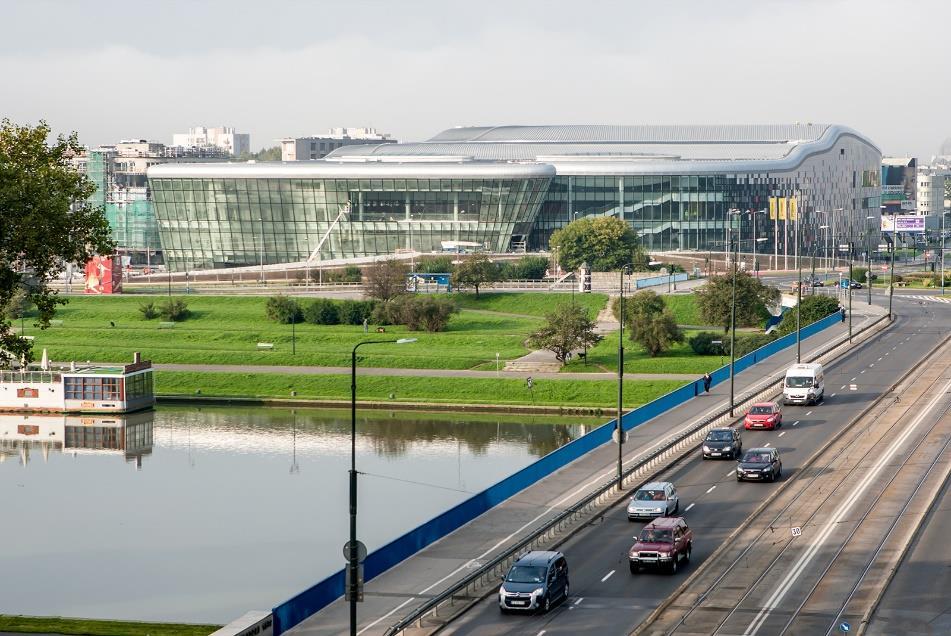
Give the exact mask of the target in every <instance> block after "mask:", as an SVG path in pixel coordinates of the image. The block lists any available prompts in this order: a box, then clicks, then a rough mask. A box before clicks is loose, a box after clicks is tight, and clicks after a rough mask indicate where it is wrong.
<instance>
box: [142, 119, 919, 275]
mask: <svg viewBox="0 0 951 636" xmlns="http://www.w3.org/2000/svg"><path fill="white" fill-rule="evenodd" d="M360 141H363V142H364V144H365V145H361V146H354V145H349V146H345V147H341V148H337V149H336V150H335V151H334V152H333V153H332V154H330V155H329V156H328V157H326V158H325V159H318V160H316V161H293V162H292V161H288V162H283V163H278V162H263V163H255V164H247V163H220V164H206V165H198V164H192V165H162V166H153V167H152V168H150V169H149V186H150V188H152V190H153V191H154V196H155V206H156V214H157V216H158V221H159V231H160V233H161V236H162V244H163V246H164V247H165V250H166V251H165V256H166V259H167V262H168V264H169V267H170V268H171V269H172V270H174V271H182V270H185V269H190V270H193V269H218V268H227V267H242V266H257V265H258V264H259V263H262V262H263V263H264V264H277V263H294V262H296V263H301V262H312V261H315V260H319V259H341V258H342V259H346V258H355V257H367V256H376V255H385V254H392V253H394V252H396V251H397V250H406V249H408V250H413V251H418V252H433V251H441V250H442V249H444V246H445V245H446V244H450V243H452V244H456V245H458V244H460V243H465V244H474V245H478V246H482V248H483V249H485V250H487V251H490V252H522V251H525V250H532V251H534V250H546V249H548V248H549V239H550V237H551V234H552V233H553V232H555V231H557V230H558V229H560V228H562V227H565V226H566V225H568V224H569V223H571V222H572V221H573V220H575V219H580V218H585V217H605V216H613V217H615V218H617V219H620V220H622V221H623V222H624V223H626V224H628V225H629V226H630V227H631V229H632V230H634V231H636V232H638V233H639V235H640V237H641V239H640V240H641V241H642V242H643V244H644V246H645V247H646V248H647V249H648V250H649V251H651V252H684V253H692V254H695V255H700V256H703V255H707V254H709V253H710V252H711V251H726V241H727V238H728V237H730V238H737V239H745V243H744V244H743V245H742V246H741V247H739V248H738V249H741V250H742V251H744V252H745V251H747V250H749V249H751V248H752V246H753V245H754V243H753V242H752V241H753V239H754V238H755V239H756V240H757V242H759V243H761V244H760V245H759V247H758V253H759V255H760V261H759V262H761V263H764V264H765V262H766V259H767V258H768V259H769V260H771V261H772V262H773V264H774V265H776V266H779V267H789V266H790V265H791V266H793V267H795V257H796V255H797V254H798V253H799V252H800V248H799V247H798V245H803V246H807V245H812V244H813V243H814V242H815V241H818V240H819V239H820V238H821V237H823V236H826V234H825V233H824V232H823V231H822V230H823V229H824V228H823V226H826V227H829V228H830V230H831V231H830V232H829V234H828V236H829V238H830V239H831V243H832V244H833V245H838V244H839V241H838V239H839V238H840V237H847V236H854V235H859V234H860V232H859V231H858V230H857V229H856V228H865V227H866V225H867V224H868V222H867V218H868V217H869V216H873V215H877V214H878V212H879V206H880V200H881V195H882V188H881V176H882V172H883V167H882V155H881V151H880V150H879V149H878V148H877V147H876V146H875V144H874V143H872V142H871V141H870V140H869V139H867V138H866V137H864V136H863V135H861V134H860V133H858V132H856V131H854V130H852V129H850V128H846V127H844V126H837V125H828V124H789V125H754V124H749V125H713V126H691V125H683V126H681V125H677V126H669V125H667V126H651V125H632V126H611V125H580V126H487V127H476V128H469V127H467V128H451V129H449V130H445V131H443V132H441V133H439V134H438V135H436V136H435V137H433V138H432V139H430V140H429V141H425V142H419V143H379V141H380V140H374V141H376V142H377V143H372V144H370V145H366V142H367V140H360ZM318 148H319V147H318ZM295 150H296V148H295ZM308 152H309V150H308ZM308 157H309V155H308ZM910 187H911V190H912V197H913V196H914V187H915V181H914V179H912V181H911V185H910ZM737 210H739V211H742V213H741V214H738V215H737V214H736V213H735V211H737ZM731 229H733V230H736V233H735V234H732V233H731V232H730V230H731ZM761 239H763V240H761Z"/></svg>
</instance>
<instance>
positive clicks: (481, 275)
mask: <svg viewBox="0 0 951 636" xmlns="http://www.w3.org/2000/svg"><path fill="white" fill-rule="evenodd" d="M452 280H453V281H454V282H455V283H456V285H457V286H459V287H463V288H464V287H474V288H475V293H476V298H478V297H479V286H480V285H485V284H486V283H494V282H495V281H497V280H499V268H498V266H496V264H495V263H493V262H492V261H490V260H489V257H488V256H486V255H485V254H474V255H473V256H470V257H469V258H467V259H465V260H464V261H462V262H461V263H459V264H458V265H456V271H455V273H453V275H452Z"/></svg>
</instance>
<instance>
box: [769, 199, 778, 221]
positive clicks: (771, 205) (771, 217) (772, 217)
mask: <svg viewBox="0 0 951 636" xmlns="http://www.w3.org/2000/svg"><path fill="white" fill-rule="evenodd" d="M769 220H770V221H775V220H776V197H770V198H769Z"/></svg>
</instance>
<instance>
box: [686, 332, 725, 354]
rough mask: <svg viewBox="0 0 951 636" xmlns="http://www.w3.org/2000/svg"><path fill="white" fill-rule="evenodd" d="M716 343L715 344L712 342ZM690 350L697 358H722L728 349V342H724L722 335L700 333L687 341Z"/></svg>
mask: <svg viewBox="0 0 951 636" xmlns="http://www.w3.org/2000/svg"><path fill="white" fill-rule="evenodd" d="M714 341H717V342H714ZM687 342H688V343H689V344H690V348H691V349H693V352H694V353H696V354H697V355H698V356H722V355H726V353H727V351H728V349H729V346H730V345H729V340H724V337H723V334H722V333H714V332H712V331H701V332H700V333H698V334H697V335H695V336H693V337H692V338H690V339H689V340H688V341H687Z"/></svg>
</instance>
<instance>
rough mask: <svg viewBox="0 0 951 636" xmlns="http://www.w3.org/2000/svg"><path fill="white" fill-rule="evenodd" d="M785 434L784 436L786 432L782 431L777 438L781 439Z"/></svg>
mask: <svg viewBox="0 0 951 636" xmlns="http://www.w3.org/2000/svg"><path fill="white" fill-rule="evenodd" d="M785 434H786V431H783V432H782V433H780V434H779V435H777V437H782V436H783V435H785Z"/></svg>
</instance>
